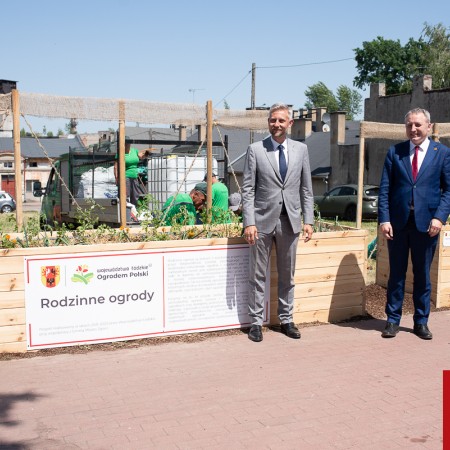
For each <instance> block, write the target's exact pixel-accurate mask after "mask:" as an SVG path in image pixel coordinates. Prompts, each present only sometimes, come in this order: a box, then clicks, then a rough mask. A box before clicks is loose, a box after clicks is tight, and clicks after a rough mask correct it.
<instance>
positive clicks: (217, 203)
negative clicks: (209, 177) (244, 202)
mask: <svg viewBox="0 0 450 450" xmlns="http://www.w3.org/2000/svg"><path fill="white" fill-rule="evenodd" d="M211 188H212V221H213V223H228V222H230V216H229V210H228V188H227V187H226V186H225V185H224V184H223V183H221V182H220V181H218V182H217V183H214V184H213V185H212V186H211Z"/></svg>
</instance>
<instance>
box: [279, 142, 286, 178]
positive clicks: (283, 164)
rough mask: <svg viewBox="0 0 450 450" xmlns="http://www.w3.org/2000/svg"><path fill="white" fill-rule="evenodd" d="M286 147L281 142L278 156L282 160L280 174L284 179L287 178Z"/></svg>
mask: <svg viewBox="0 0 450 450" xmlns="http://www.w3.org/2000/svg"><path fill="white" fill-rule="evenodd" d="M283 150H284V147H283V146H282V145H281V144H280V145H279V146H278V157H279V161H280V175H281V179H282V180H283V181H284V179H285V178H286V172H287V164H286V157H285V156H284V151H283Z"/></svg>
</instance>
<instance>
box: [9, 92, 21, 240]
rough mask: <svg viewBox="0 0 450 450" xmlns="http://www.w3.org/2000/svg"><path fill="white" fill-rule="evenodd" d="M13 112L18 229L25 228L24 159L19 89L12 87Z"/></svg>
mask: <svg viewBox="0 0 450 450" xmlns="http://www.w3.org/2000/svg"><path fill="white" fill-rule="evenodd" d="M11 94H12V95H11V100H12V112H13V141H14V178H15V180H14V181H15V194H16V222H17V229H18V231H22V229H23V204H22V192H23V191H22V174H21V167H22V161H21V156H20V102H19V91H18V90H17V89H12V91H11Z"/></svg>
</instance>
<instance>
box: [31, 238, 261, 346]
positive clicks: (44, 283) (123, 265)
mask: <svg viewBox="0 0 450 450" xmlns="http://www.w3.org/2000/svg"><path fill="white" fill-rule="evenodd" d="M248 263H249V249H248V246H247V245H234V246H230V245H228V246H213V247H189V248H177V249H164V250H160V249H159V250H136V251H123V252H101V253H84V254H81V255H76V254H72V255H58V256H57V257H52V258H48V257H29V258H25V305H26V319H27V344H28V349H37V348H50V347H60V346H68V345H80V344H91V343H100V342H112V341H120V340H128V339H140V338H146V337H151V336H161V335H168V334H180V333H192V332H197V331H211V330H218V329H227V328H238V327H242V326H249V325H250V319H249V316H248V308H247V303H248ZM269 317H270V311H269V285H267V288H266V301H265V323H268V321H269Z"/></svg>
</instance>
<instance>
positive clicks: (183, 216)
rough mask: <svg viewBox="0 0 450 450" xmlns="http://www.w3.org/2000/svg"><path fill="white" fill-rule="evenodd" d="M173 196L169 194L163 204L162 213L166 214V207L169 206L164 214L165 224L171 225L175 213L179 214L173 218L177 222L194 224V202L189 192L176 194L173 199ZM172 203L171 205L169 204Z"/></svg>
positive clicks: (195, 216) (195, 217)
mask: <svg viewBox="0 0 450 450" xmlns="http://www.w3.org/2000/svg"><path fill="white" fill-rule="evenodd" d="M173 198H174V196H173V195H172V196H170V197H169V198H168V199H167V200H166V202H165V203H164V206H163V209H162V210H163V214H166V210H167V208H169V207H170V208H169V210H168V212H167V214H166V216H165V219H164V220H165V224H166V225H167V226H170V225H172V219H173V217H174V216H175V215H177V214H179V217H177V218H176V219H175V221H176V223H178V224H186V225H195V222H196V219H197V215H196V214H197V213H196V210H195V206H194V202H193V201H192V198H191V196H190V195H189V194H178V195H177V196H176V198H175V201H173ZM172 201H173V203H172ZM171 204H172V206H170V205H171Z"/></svg>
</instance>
